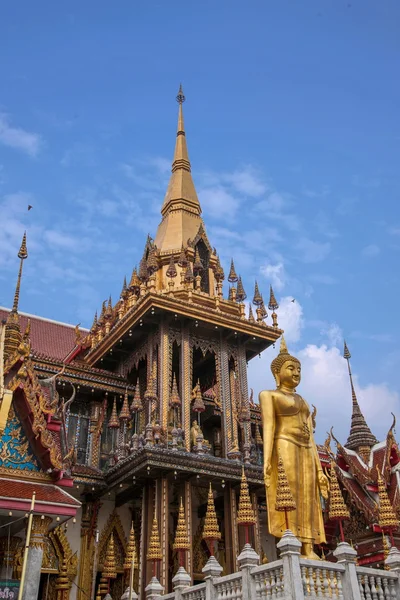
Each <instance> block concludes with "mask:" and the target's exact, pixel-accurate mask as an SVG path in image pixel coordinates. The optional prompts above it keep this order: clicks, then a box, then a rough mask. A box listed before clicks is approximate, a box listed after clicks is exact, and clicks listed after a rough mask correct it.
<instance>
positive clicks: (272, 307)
mask: <svg viewBox="0 0 400 600" xmlns="http://www.w3.org/2000/svg"><path fill="white" fill-rule="evenodd" d="M268 308H269V310H273V311H274V312H275V311H276V310H277V309H278V308H279V304H278V302H277V301H276V298H275V294H274V290H273V289H272V285H270V286H269V302H268Z"/></svg>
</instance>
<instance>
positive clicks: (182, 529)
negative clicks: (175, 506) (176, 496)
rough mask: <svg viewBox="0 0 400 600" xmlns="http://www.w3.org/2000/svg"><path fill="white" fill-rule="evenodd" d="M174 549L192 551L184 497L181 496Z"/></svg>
mask: <svg viewBox="0 0 400 600" xmlns="http://www.w3.org/2000/svg"><path fill="white" fill-rule="evenodd" d="M172 549H173V550H189V549H190V542H189V536H188V533H187V527H186V519H185V509H184V508H183V501H182V496H181V503H180V506H179V514H178V525H177V528H176V533H175V540H174V544H173V546H172Z"/></svg>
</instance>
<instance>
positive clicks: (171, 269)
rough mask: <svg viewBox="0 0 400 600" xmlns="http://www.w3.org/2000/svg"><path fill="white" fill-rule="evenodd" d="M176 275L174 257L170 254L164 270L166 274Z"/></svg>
mask: <svg viewBox="0 0 400 600" xmlns="http://www.w3.org/2000/svg"><path fill="white" fill-rule="evenodd" d="M177 275H178V273H177V270H176V267H175V262H174V257H173V256H171V260H170V261H169V266H168V269H167V272H166V276H167V277H170V278H173V277H176V276H177Z"/></svg>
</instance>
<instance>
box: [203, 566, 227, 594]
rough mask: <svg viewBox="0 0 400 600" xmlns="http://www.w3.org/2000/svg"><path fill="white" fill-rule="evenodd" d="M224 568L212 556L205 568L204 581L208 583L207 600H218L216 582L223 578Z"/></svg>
mask: <svg viewBox="0 0 400 600" xmlns="http://www.w3.org/2000/svg"><path fill="white" fill-rule="evenodd" d="M222 571H223V568H222V567H221V565H220V564H219V562H218V561H217V560H216V558H215V556H210V558H209V559H208V561H207V563H206V565H205V566H204V567H203V569H202V572H203V573H204V581H205V582H206V600H216V593H215V587H214V580H215V579H216V578H218V577H221V573H222Z"/></svg>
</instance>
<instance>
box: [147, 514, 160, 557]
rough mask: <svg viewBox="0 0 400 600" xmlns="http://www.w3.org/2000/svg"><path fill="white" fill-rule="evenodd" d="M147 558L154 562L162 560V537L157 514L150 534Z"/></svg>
mask: <svg viewBox="0 0 400 600" xmlns="http://www.w3.org/2000/svg"><path fill="white" fill-rule="evenodd" d="M146 558H147V560H152V561H153V562H156V561H159V560H162V552H161V543H160V535H159V533H158V522H157V517H156V513H155V512H154V518H153V526H152V528H151V534H150V541H149V550H148V552H147V557H146Z"/></svg>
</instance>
